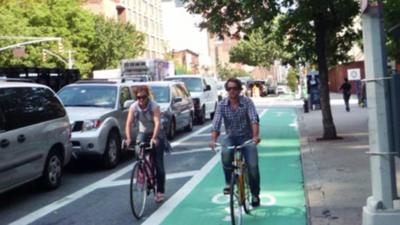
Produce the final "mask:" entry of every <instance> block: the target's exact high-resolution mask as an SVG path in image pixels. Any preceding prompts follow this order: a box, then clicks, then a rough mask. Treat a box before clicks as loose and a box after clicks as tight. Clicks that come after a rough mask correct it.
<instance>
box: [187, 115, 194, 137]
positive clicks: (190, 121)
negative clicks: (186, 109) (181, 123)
mask: <svg viewBox="0 0 400 225" xmlns="http://www.w3.org/2000/svg"><path fill="white" fill-rule="evenodd" d="M192 130H193V114H191V113H190V118H189V123H188V125H187V126H186V128H185V131H188V132H190V131H192Z"/></svg>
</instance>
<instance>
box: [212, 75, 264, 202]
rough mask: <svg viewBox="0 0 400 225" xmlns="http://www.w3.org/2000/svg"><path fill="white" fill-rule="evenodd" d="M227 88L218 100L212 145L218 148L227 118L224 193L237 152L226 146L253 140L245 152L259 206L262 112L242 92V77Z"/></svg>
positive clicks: (223, 159)
mask: <svg viewBox="0 0 400 225" xmlns="http://www.w3.org/2000/svg"><path fill="white" fill-rule="evenodd" d="M225 90H226V91H227V92H228V97H227V98H225V99H223V100H221V101H220V102H219V103H218V106H217V110H216V111H215V115H214V120H213V123H212V130H211V141H210V143H209V146H210V148H211V149H212V150H214V149H215V147H216V142H217V139H218V137H219V135H220V129H221V123H222V120H224V125H225V131H226V137H225V138H224V140H223V143H224V144H223V148H222V151H221V160H222V165H223V170H224V175H225V188H224V190H223V192H224V194H229V193H230V187H229V184H230V181H231V174H232V170H233V168H232V161H233V158H234V155H233V151H232V149H228V148H227V147H226V146H232V145H241V144H243V143H244V142H246V141H247V140H249V139H252V140H253V143H251V144H249V145H246V146H245V149H244V151H243V155H244V159H245V162H246V165H247V168H248V172H249V183H250V191H251V194H252V200H251V204H252V206H253V207H256V206H259V205H260V198H259V195H260V171H259V168H258V153H257V144H258V143H259V142H260V137H259V129H260V127H259V118H258V114H257V111H256V107H255V105H254V103H253V101H252V100H251V99H250V98H249V97H246V96H243V95H240V92H241V91H242V83H241V82H240V80H239V79H237V78H230V79H228V80H227V81H226V83H225Z"/></svg>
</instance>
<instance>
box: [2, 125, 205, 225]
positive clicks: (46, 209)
mask: <svg viewBox="0 0 400 225" xmlns="http://www.w3.org/2000/svg"><path fill="white" fill-rule="evenodd" d="M210 127H211V124H209V125H207V126H205V127H203V128H201V129H199V130H197V131H196V132H194V133H191V134H189V135H187V136H186V137H183V138H181V139H179V140H177V141H175V142H173V143H172V144H171V146H172V147H173V146H177V145H179V144H181V143H182V142H183V141H186V140H187V139H190V138H192V137H194V136H196V135H197V134H199V133H201V132H203V131H205V130H207V129H208V128H210ZM131 169H132V165H131V164H130V165H127V166H125V167H124V168H122V169H120V170H118V171H117V172H115V173H112V174H110V175H109V176H107V177H106V178H103V179H102V180H99V181H97V182H95V183H93V184H90V185H88V186H86V187H84V188H82V189H81V190H79V191H76V192H74V193H72V194H70V195H68V196H66V197H63V198H61V199H59V200H57V201H55V202H53V203H50V204H48V205H46V206H43V207H42V208H40V209H38V210H36V211H34V212H31V213H29V214H28V215H26V216H24V217H22V218H20V219H18V220H16V221H14V222H12V223H10V224H9V225H25V224H29V223H32V222H34V221H36V220H38V219H39V218H41V217H43V216H45V215H47V214H49V213H50V212H53V211H55V210H57V209H59V208H61V207H63V206H65V205H67V204H69V203H72V202H73V201H75V200H77V199H78V198H81V197H83V196H85V195H87V194H89V193H90V192H92V191H94V190H96V189H97V188H101V187H102V186H104V185H105V184H106V183H109V182H110V181H112V180H115V179H116V178H118V177H120V176H122V175H124V174H125V173H127V172H128V171H129V170H131Z"/></svg>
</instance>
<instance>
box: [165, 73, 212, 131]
mask: <svg viewBox="0 0 400 225" xmlns="http://www.w3.org/2000/svg"><path fill="white" fill-rule="evenodd" d="M164 80H169V81H171V80H175V81H182V82H183V83H185V85H186V87H187V89H188V90H189V92H190V95H191V97H192V99H193V104H194V115H195V120H196V122H197V123H199V124H203V123H204V122H205V120H206V116H207V115H210V118H211V119H212V118H213V117H214V113H215V110H216V107H217V103H218V91H217V82H216V81H215V80H214V78H213V77H210V76H205V75H175V76H170V77H166V78H165V79H164Z"/></svg>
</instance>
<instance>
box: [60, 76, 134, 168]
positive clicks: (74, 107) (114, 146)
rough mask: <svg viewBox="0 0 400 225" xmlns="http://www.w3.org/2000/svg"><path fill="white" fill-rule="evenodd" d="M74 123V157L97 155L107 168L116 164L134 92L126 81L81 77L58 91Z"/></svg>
mask: <svg viewBox="0 0 400 225" xmlns="http://www.w3.org/2000/svg"><path fill="white" fill-rule="evenodd" d="M58 95H59V97H60V98H61V101H62V102H63V103H64V106H65V107H66V109H67V112H68V116H69V118H70V122H71V126H72V145H73V156H74V157H76V158H78V157H80V156H84V155H98V156H101V157H102V161H103V164H104V166H105V167H106V168H113V167H115V166H116V165H117V164H118V162H119V158H120V155H121V141H122V138H123V137H125V123H126V118H127V115H128V107H124V103H125V102H127V101H129V102H132V100H133V99H132V93H131V92H130V89H129V87H128V86H127V85H126V84H124V83H119V82H113V81H105V80H82V81H78V82H76V83H74V84H70V85H67V86H65V87H63V88H62V89H61V90H60V91H59V92H58Z"/></svg>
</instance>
